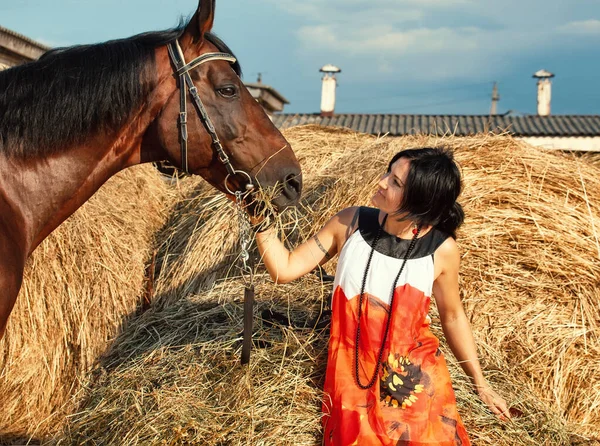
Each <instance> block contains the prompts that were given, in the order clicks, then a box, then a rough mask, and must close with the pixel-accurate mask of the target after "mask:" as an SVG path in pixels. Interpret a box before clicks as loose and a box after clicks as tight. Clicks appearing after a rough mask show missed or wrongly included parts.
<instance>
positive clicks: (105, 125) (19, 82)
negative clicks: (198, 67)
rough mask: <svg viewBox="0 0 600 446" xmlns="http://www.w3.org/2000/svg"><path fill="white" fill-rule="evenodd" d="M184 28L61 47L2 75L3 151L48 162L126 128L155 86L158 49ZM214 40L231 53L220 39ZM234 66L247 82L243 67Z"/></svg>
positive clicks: (211, 37) (0, 130)
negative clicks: (89, 139)
mask: <svg viewBox="0 0 600 446" xmlns="http://www.w3.org/2000/svg"><path fill="white" fill-rule="evenodd" d="M184 28H185V26H184V25H183V24H180V26H178V27H177V28H174V29H171V30H167V31H159V32H151V33H144V34H139V35H137V36H133V37H130V38H128V39H120V40H112V41H109V42H105V43H100V44H94V45H79V46H73V47H68V48H58V49H54V50H51V51H48V52H47V53H46V54H44V55H43V56H42V57H41V58H40V59H39V60H37V61H34V62H30V63H27V64H24V65H20V66H16V67H14V68H11V69H8V70H5V71H1V72H0V152H2V153H4V154H5V155H8V156H11V157H13V156H17V157H23V158H29V157H36V156H44V155H49V154H52V153H56V152H59V151H60V150H62V149H65V148H68V147H70V146H73V145H74V144H78V143H82V142H83V141H84V140H85V139H86V138H87V137H89V136H90V135H91V134H94V133H97V132H99V131H105V132H110V131H115V130H117V129H119V128H120V127H121V126H122V125H123V124H124V123H125V122H126V121H127V120H128V119H129V118H130V115H131V112H132V110H136V109H137V108H139V107H140V106H141V104H142V103H143V102H144V100H145V98H146V97H147V95H148V94H149V93H150V91H151V90H152V89H153V88H154V87H155V83H156V79H155V69H154V68H155V67H154V64H155V60H154V54H155V53H154V50H155V48H156V47H158V46H161V45H166V44H167V43H169V42H171V41H173V40H175V39H177V38H178V37H179V36H181V34H182V33H183V30H184ZM206 38H207V40H208V41H210V42H211V43H213V44H214V45H215V46H216V47H217V48H218V49H219V51H223V52H229V53H231V51H230V50H229V48H228V47H227V45H225V44H224V43H223V42H222V41H221V40H220V39H219V38H218V37H216V36H215V35H213V34H207V35H206ZM233 68H234V70H235V71H236V73H237V74H238V75H240V76H241V68H240V66H239V64H238V63H236V64H235V65H234V66H233Z"/></svg>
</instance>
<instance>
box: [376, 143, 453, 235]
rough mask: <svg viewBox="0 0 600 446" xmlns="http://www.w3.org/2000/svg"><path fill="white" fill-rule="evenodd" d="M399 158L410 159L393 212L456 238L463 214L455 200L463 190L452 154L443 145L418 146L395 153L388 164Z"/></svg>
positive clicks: (389, 166) (389, 168)
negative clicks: (398, 205)
mask: <svg viewBox="0 0 600 446" xmlns="http://www.w3.org/2000/svg"><path fill="white" fill-rule="evenodd" d="M400 158H405V159H408V160H409V161H410V165H409V170H408V175H407V178H406V183H405V185H404V186H405V187H404V195H403V197H402V201H401V203H400V207H399V208H398V210H397V211H396V214H403V215H404V216H403V218H402V219H403V220H404V219H406V220H412V221H414V222H415V223H416V224H418V225H420V226H433V227H435V228H437V229H439V230H441V231H443V232H445V233H446V234H449V235H451V236H452V237H453V238H456V230H457V229H458V228H459V227H460V225H461V224H462V223H463V221H464V218H465V214H464V212H463V209H462V206H461V205H460V204H459V203H457V201H456V199H457V198H458V196H459V195H460V192H461V190H462V181H461V174H460V169H459V168H458V165H457V164H456V162H455V161H454V155H453V153H452V152H451V151H450V150H448V149H443V148H430V147H424V148H418V149H409V150H403V151H402V152H398V153H397V154H396V155H394V157H393V158H392V160H391V161H390V163H389V165H388V172H390V171H391V169H392V164H394V163H395V162H396V161H398V160H399V159H400Z"/></svg>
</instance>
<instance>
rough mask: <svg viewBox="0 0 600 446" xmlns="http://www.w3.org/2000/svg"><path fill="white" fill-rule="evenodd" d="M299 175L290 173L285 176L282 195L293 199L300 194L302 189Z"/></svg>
mask: <svg viewBox="0 0 600 446" xmlns="http://www.w3.org/2000/svg"><path fill="white" fill-rule="evenodd" d="M300 178H301V177H300V176H299V175H296V174H290V175H288V176H286V177H285V180H284V181H283V191H282V192H283V195H285V196H286V198H288V199H289V200H295V199H296V198H298V196H299V195H300V191H301V189H302V181H301V180H300Z"/></svg>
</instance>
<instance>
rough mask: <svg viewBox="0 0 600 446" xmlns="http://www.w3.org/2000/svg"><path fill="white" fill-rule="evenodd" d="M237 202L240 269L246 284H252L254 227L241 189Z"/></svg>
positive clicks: (238, 192) (237, 194)
mask: <svg viewBox="0 0 600 446" xmlns="http://www.w3.org/2000/svg"><path fill="white" fill-rule="evenodd" d="M235 204H236V208H237V214H238V227H239V231H240V256H239V259H240V263H241V264H240V271H241V273H242V279H243V280H244V282H245V283H246V285H252V284H253V283H254V271H253V270H252V266H251V265H250V262H249V260H250V245H251V243H252V227H251V226H250V220H249V218H248V214H247V213H246V211H245V210H244V194H243V193H242V192H241V191H237V192H235Z"/></svg>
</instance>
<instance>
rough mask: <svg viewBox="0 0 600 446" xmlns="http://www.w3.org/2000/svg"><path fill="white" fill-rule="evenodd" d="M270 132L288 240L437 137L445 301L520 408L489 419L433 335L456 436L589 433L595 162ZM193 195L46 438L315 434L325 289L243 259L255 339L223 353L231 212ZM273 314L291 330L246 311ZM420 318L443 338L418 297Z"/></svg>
mask: <svg viewBox="0 0 600 446" xmlns="http://www.w3.org/2000/svg"><path fill="white" fill-rule="evenodd" d="M286 136H287V138H288V139H289V140H290V142H291V143H292V146H293V147H294V149H295V151H296V152H297V154H298V156H299V159H300V161H301V164H302V165H303V170H304V175H305V195H304V199H303V206H302V207H301V208H300V209H299V211H298V215H296V216H295V218H288V221H289V223H288V227H287V229H286V231H287V234H288V235H289V239H290V240H289V242H290V243H291V244H295V243H297V242H298V241H301V240H303V239H306V238H307V237H309V236H310V235H312V233H314V231H315V230H316V229H317V228H319V227H320V226H321V225H322V224H323V223H324V222H325V221H327V219H328V218H330V217H331V216H332V215H333V214H335V212H337V211H338V210H340V209H342V208H344V207H346V206H350V205H356V204H363V205H368V203H369V199H370V197H371V195H372V193H373V191H374V184H375V181H376V179H377V178H378V177H379V175H380V174H381V173H382V172H383V171H384V169H385V167H386V164H387V161H388V160H389V159H390V158H391V156H392V155H393V154H394V153H395V152H397V151H398V150H401V149H404V148H408V147H415V146H426V145H427V146H439V145H443V146H446V147H451V148H453V149H454V150H455V153H456V157H457V159H458V160H459V162H460V164H461V166H462V169H463V174H464V186H465V187H464V192H463V195H462V198H461V202H462V204H463V206H464V208H465V212H466V214H467V220H466V222H465V224H464V226H463V227H462V229H461V230H460V231H459V234H458V241H459V245H460V249H461V252H462V266H461V295H462V299H463V302H464V305H465V308H466V312H467V315H468V316H469V318H470V320H471V323H472V327H473V331H474V335H475V339H476V342H477V345H478V348H479V353H480V357H481V362H482V365H483V367H484V374H485V375H486V377H487V378H488V380H489V381H490V382H491V383H492V384H493V385H494V386H495V387H496V388H497V389H498V391H499V392H500V393H501V394H502V395H503V396H504V397H505V398H506V399H507V400H508V402H509V404H510V405H511V406H512V407H514V408H515V409H517V410H518V411H519V412H521V416H519V417H518V418H516V419H515V420H514V421H513V422H511V423H505V422H501V421H499V420H497V419H496V418H495V417H494V416H493V415H492V414H490V413H489V412H488V411H487V410H486V409H485V408H484V407H483V406H482V404H481V403H480V402H479V401H478V400H477V398H476V397H474V395H473V394H472V392H471V391H470V388H469V385H468V384H467V380H466V378H465V377H464V375H463V373H462V371H461V370H460V368H459V367H458V366H457V364H456V362H455V361H454V360H453V358H452V355H451V353H450V352H449V350H448V348H447V347H445V344H443V345H444V348H443V350H444V352H445V354H446V356H447V358H448V359H450V361H449V367H450V371H451V374H452V377H453V383H454V386H455V388H456V393H457V398H458V402H459V412H460V413H461V415H462V417H463V419H464V421H465V424H466V426H467V430H468V431H469V433H470V436H471V438H472V440H473V443H474V444H478V445H488V444H494V445H570V444H582V445H583V444H585V445H589V444H594V442H595V441H600V428H599V426H600V400H599V398H600V376H599V375H598V372H597V370H599V369H600V339H599V335H600V330H599V324H600V307H599V306H598V302H599V300H600V294H599V290H598V284H599V281H600V261H599V260H600V169H599V168H598V167H596V166H594V165H592V164H590V163H586V162H584V161H582V160H581V159H578V158H576V157H572V156H569V155H564V154H560V153H551V152H545V151H541V150H538V149H535V148H532V147H529V146H526V145H525V144H523V143H520V142H518V141H516V140H514V139H512V138H510V137H508V136H504V135H501V136H491V135H479V136H476V137H472V138H455V137H452V136H447V137H443V138H432V137H425V136H415V137H404V138H397V139H392V138H374V137H370V136H366V135H359V134H356V133H352V132H348V131H342V130H334V129H322V128H317V127H303V128H296V129H291V130H289V131H288V132H287V135H286ZM200 200H202V201H201V202H202V203H203V204H204V205H206V204H207V203H208V204H210V203H213V204H214V206H212V207H211V206H205V207H204V208H203V209H204V210H203V211H196V212H194V211H193V208H192V207H186V208H185V209H186V212H184V213H183V215H180V217H179V220H178V224H177V226H175V227H173V229H172V233H171V234H170V238H169V239H168V242H167V243H166V244H165V245H163V247H162V248H161V250H160V251H159V257H160V259H161V269H160V271H157V290H161V291H160V296H157V300H156V304H155V305H154V306H153V308H151V309H150V310H149V311H147V312H146V313H145V314H143V315H142V316H141V317H140V318H138V319H137V320H135V321H134V322H132V323H131V324H130V325H129V327H128V328H127V329H126V330H125V331H124V332H123V333H122V335H121V336H120V337H119V339H117V341H116V342H115V344H114V348H113V350H112V351H111V353H110V354H109V355H108V356H107V357H106V358H105V359H104V360H103V361H102V364H101V366H100V367H99V368H98V369H97V379H96V380H95V382H94V383H93V384H92V385H91V386H90V388H89V392H88V393H87V395H86V396H85V398H84V399H83V400H82V403H81V406H80V408H79V410H78V411H77V413H76V414H74V415H72V416H71V417H70V422H69V425H68V429H67V430H66V432H65V433H64V434H63V435H62V436H60V437H57V443H58V444H81V443H88V442H89V443H91V444H106V445H108V444H116V443H118V444H123V445H137V444H144V445H153V444H157V445H159V444H203V445H205V444H206V445H230V444H231V445H236V444H257V445H259V444H260V445H292V444H293V445H315V444H319V441H320V438H319V435H320V426H319V411H320V400H321V391H320V389H321V386H322V382H323V375H324V369H325V358H326V345H327V331H326V330H324V329H320V330H317V329H314V328H313V327H314V326H315V324H316V321H317V320H318V316H319V314H320V313H321V312H322V309H323V307H324V305H325V304H326V301H327V297H328V294H329V292H330V291H331V290H330V288H329V285H328V284H326V283H322V282H321V281H320V280H319V278H317V277H316V276H314V275H308V276H306V277H304V278H302V279H299V280H298V281H296V282H294V283H291V284H288V285H277V286H276V285H273V284H272V283H271V281H270V280H269V279H268V277H266V275H265V273H264V270H263V269H261V268H260V267H259V268H258V270H257V275H256V277H255V280H256V284H257V299H258V303H257V308H256V313H255V314H256V326H257V331H256V334H255V338H256V347H257V348H256V349H255V350H254V352H253V356H252V358H251V363H250V365H249V367H243V366H241V365H239V353H240V340H241V336H240V332H241V318H242V303H241V302H240V298H241V293H242V288H243V281H242V280H241V279H240V278H239V277H238V276H237V270H236V269H235V267H234V264H235V259H236V255H237V250H236V237H237V233H236V225H235V213H234V209H233V208H232V206H231V205H230V204H229V203H226V202H223V204H222V205H218V202H220V199H218V198H211V194H210V193H209V194H208V195H206V196H202V197H201V198H200ZM187 205H191V202H189V203H187ZM284 220H285V218H284ZM191 234H192V235H194V237H191V238H190V235H191ZM169 247H171V248H174V252H175V255H170V253H169V249H170V248H169ZM334 267H335V264H334V262H333V263H332V264H328V265H326V269H327V270H328V271H329V272H330V273H332V272H333V270H334ZM160 298H163V300H162V303H160ZM273 309H275V310H277V311H279V312H280V313H282V314H285V315H287V316H288V317H289V318H290V319H291V320H292V321H293V323H294V325H295V327H288V326H287V324H283V325H280V324H277V323H273V322H272V321H271V322H269V321H265V320H261V318H260V315H261V314H262V312H263V310H273ZM431 316H432V317H433V320H434V323H433V329H434V330H435V332H436V334H437V335H438V336H439V337H440V338H442V337H443V336H442V333H441V329H440V326H439V318H438V317H436V316H437V314H436V309H435V308H433V309H432V314H431ZM259 347H260V348H259Z"/></svg>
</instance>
